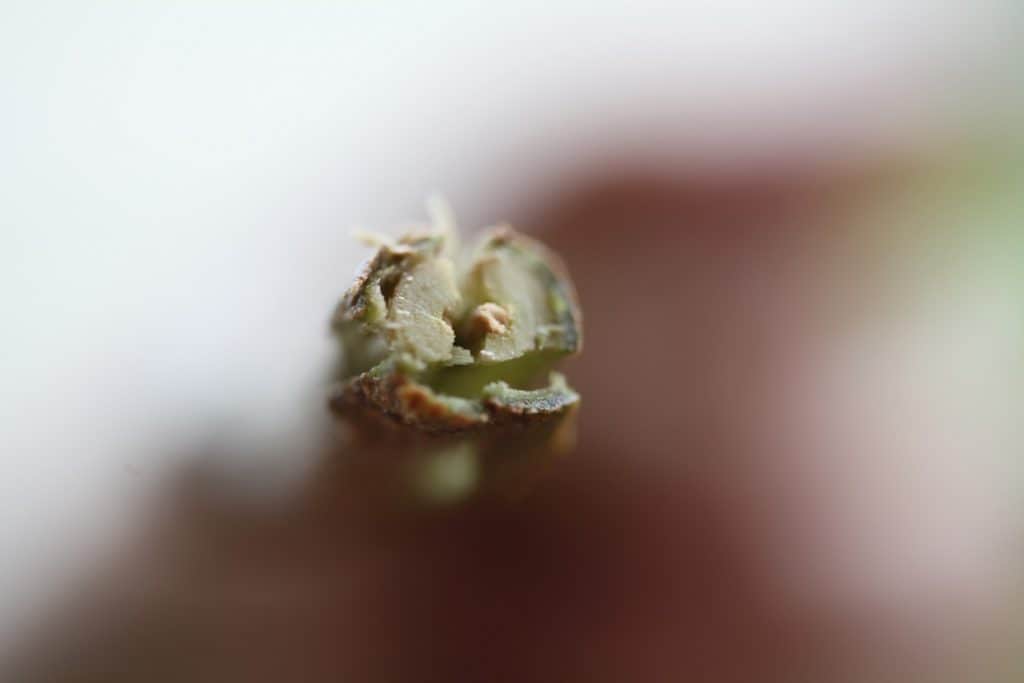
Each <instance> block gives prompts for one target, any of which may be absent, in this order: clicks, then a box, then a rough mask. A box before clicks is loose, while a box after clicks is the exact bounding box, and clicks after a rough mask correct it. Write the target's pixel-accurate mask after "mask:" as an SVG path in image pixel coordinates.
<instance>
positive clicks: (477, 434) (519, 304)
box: [331, 225, 583, 491]
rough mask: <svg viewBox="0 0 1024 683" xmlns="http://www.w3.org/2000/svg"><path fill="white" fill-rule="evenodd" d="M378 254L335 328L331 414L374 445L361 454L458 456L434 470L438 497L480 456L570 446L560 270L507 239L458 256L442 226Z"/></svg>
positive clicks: (542, 251)
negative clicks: (337, 355) (440, 481)
mask: <svg viewBox="0 0 1024 683" xmlns="http://www.w3.org/2000/svg"><path fill="white" fill-rule="evenodd" d="M376 242H377V246H378V249H377V253H376V254H375V255H374V256H373V258H371V259H370V261H369V262H368V263H367V265H366V267H365V268H364V270H363V271H362V273H361V274H360V275H359V276H358V277H357V278H356V281H355V282H354V283H353V285H352V286H351V288H350V289H349V290H348V292H347V293H346V294H345V296H344V298H343V299H342V301H341V303H340V304H339V306H338V308H337V311H336V312H335V315H334V319H333V328H334V330H335V332H336V334H337V336H338V339H339V340H340V341H341V345H342V353H343V366H344V369H343V371H342V373H341V374H342V376H341V379H340V381H339V383H338V384H337V386H336V387H335V389H334V391H333V393H332V396H331V407H332V409H333V410H334V411H335V412H336V413H338V414H339V415H340V416H342V417H343V418H345V419H346V420H347V421H348V422H349V424H350V425H353V426H355V427H356V428H357V430H358V431H359V432H361V433H362V434H363V435H364V437H365V435H366V434H367V433H372V438H370V439H366V438H363V439H362V440H361V441H362V443H363V444H364V445H366V444H369V443H371V442H372V443H374V444H377V446H378V450H379V448H380V447H382V446H383V444H385V443H389V444H392V445H393V446H395V448H396V449H398V450H402V449H405V450H409V449H412V450H423V449H424V448H426V449H428V450H431V451H433V452H436V453H441V452H447V453H449V454H450V453H452V452H458V453H459V454H460V455H458V457H455V456H451V457H450V459H449V460H442V461H441V462H445V463H448V464H447V465H446V467H439V468H434V469H435V470H436V471H438V472H444V473H445V476H447V477H449V478H448V479H446V480H445V481H446V482H447V483H446V484H445V485H444V486H442V487H440V488H438V489H437V490H445V491H449V490H451V489H452V487H453V484H452V482H470V481H476V479H475V478H474V477H472V476H470V475H469V473H471V472H475V471H476V470H474V469H473V468H472V467H471V466H470V465H469V464H468V463H470V462H472V458H474V457H479V458H486V457H488V456H487V455H486V453H485V451H486V452H490V453H496V452H502V453H505V454H506V457H507V456H508V453H510V452H511V451H515V450H517V449H518V450H522V449H523V448H529V449H532V450H537V448H538V446H540V445H543V447H544V448H547V449H550V448H551V447H553V446H558V447H560V448H562V447H565V445H566V444H568V443H570V442H571V440H572V439H571V438H568V437H567V434H568V432H569V431H571V426H570V425H571V420H567V419H566V418H569V417H571V416H572V415H573V414H574V412H575V409H576V407H577V405H578V404H579V400H580V397H579V394H577V393H576V392H575V391H573V390H572V389H571V388H570V387H569V385H568V384H567V383H566V381H565V379H564V377H562V376H561V375H560V374H558V373H556V372H553V371H552V368H553V366H554V365H555V364H556V363H557V362H558V361H559V360H560V359H562V358H563V357H565V356H568V355H571V354H574V353H578V352H579V350H580V348H581V344H582V339H583V331H582V318H581V314H580V309H579V305H578V303H577V299H576V294H575V291H574V289H573V286H572V283H571V281H570V280H569V277H568V274H567V272H566V269H565V267H564V266H563V264H562V262H561V260H560V259H559V258H558V257H557V256H556V255H555V254H554V253H553V252H552V251H551V250H549V249H548V248H546V247H545V246H544V245H542V244H541V243H539V242H537V241H536V240H533V239H530V238H528V237H526V236H524V235H522V234H520V233H517V232H515V231H514V230H512V229H511V228H508V227H499V228H494V229H491V230H488V231H486V232H485V233H484V234H483V235H482V236H481V237H480V239H478V240H477V241H476V242H475V243H474V244H473V245H471V246H469V247H467V248H466V249H459V246H458V241H457V236H456V235H455V232H454V229H453V228H451V227H448V225H435V226H434V227H433V228H430V229H426V230H423V231H421V232H415V233H412V234H408V235H405V236H404V237H402V238H400V239H398V240H397V241H390V240H386V239H383V238H381V239H378V240H376ZM467 448H469V450H467ZM452 449H455V450H452ZM470 451H471V453H470ZM467 453H469V454H467ZM456 465H458V466H457V467H456ZM420 469H421V470H423V471H433V470H431V468H422V467H421V468H420ZM485 469H486V468H485ZM454 473H458V475H459V476H454ZM435 488H436V487H435Z"/></svg>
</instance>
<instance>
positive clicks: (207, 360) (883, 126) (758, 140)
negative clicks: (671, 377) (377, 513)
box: [0, 1, 1014, 632]
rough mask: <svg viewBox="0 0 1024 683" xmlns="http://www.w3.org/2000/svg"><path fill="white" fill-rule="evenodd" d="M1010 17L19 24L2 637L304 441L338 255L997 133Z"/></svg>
mask: <svg viewBox="0 0 1024 683" xmlns="http://www.w3.org/2000/svg"><path fill="white" fill-rule="evenodd" d="M1012 4H1013V3H1006V4H1005V5H1004V4H1002V3H995V2H960V3H951V2H924V1H912V2H903V3H896V4H895V5H894V3H891V2H875V1H864V2H848V3H847V2H831V3H802V2H776V3H767V2H766V3H731V2H730V3H701V4H689V3H686V4H683V3H666V4H665V6H664V7H657V6H655V5H654V4H653V3H625V2H622V3H619V2H614V3H608V2H596V3H595V2H586V3H584V2H568V3H551V2H544V3H541V2H517V3H502V4H494V3H468V2H467V3H456V2H422V3H413V2H368V1H367V2H363V1H351V2H323V3H313V2H304V3H295V2H285V1H279V2H253V3H242V2H216V3H170V2H165V3H153V2H105V3H82V2H28V1H25V2H7V3H4V5H3V7H2V9H0V301H2V307H0V311H2V320H3V323H2V330H3V333H2V338H3V356H2V361H0V363H2V366H0V367H2V373H3V378H4V379H3V382H2V383H0V519H2V520H3V524H2V525H0V580H2V584H3V590H2V591H0V632H9V631H10V630H11V628H12V625H13V624H15V623H16V620H17V619H18V617H19V615H25V614H27V613H29V611H30V610H31V609H33V608H34V607H37V606H38V605H39V604H40V603H39V601H40V600H41V599H42V598H43V596H45V595H47V593H48V592H49V591H51V590H53V589H54V587H57V586H59V585H61V583H62V581H64V580H65V579H66V577H67V576H69V575H70V573H71V572H72V571H74V568H75V567H76V566H77V565H79V564H81V563H82V562H86V561H88V558H89V557H91V556H92V555H93V554H94V553H95V552H96V551H97V549H102V548H103V547H104V545H103V543H104V542H108V541H111V540H112V539H114V538H116V536H117V533H118V530H119V529H121V528H123V527H124V525H125V524H126V523H130V522H131V515H130V511H131V510H132V509H134V507H133V506H135V505H136V504H137V503H138V501H139V500H140V499H141V497H142V496H145V495H146V492H147V490H148V489H147V486H148V485H149V482H153V481H156V480H157V478H158V475H159V474H160V473H161V472H162V471H164V470H165V469H166V468H167V467H168V466H169V464H170V463H172V462H173V461H174V458H175V456H176V454H178V453H179V447H175V446H174V445H173V444H180V451H185V450H187V449H190V448H193V447H195V446H196V445H197V444H201V443H202V442H203V440H205V439H209V438H215V437H216V434H217V433H218V432H219V431H225V432H231V433H232V435H233V437H232V438H238V436H239V435H243V434H244V435H248V436H247V437H246V438H249V439H251V443H252V444H254V445H257V446H259V445H267V444H273V443H275V442H276V441H278V440H280V439H284V438H288V437H289V436H290V435H292V434H294V433H301V431H302V429H301V428H302V426H303V425H304V424H305V423H306V422H307V421H308V420H310V419H311V418H310V415H316V414H318V411H319V410H320V401H319V391H320V385H321V383H322V373H323V370H324V368H325V367H326V365H327V363H328V362H329V360H330V351H331V347H330V345H329V344H328V340H327V337H326V328H325V321H326V319H327V316H328V314H329V312H330V310H331V308H332V306H333V304H334V302H335V301H336V300H337V298H338V296H339V294H340V293H341V291H342V290H343V289H344V287H345V286H346V284H347V282H348V280H349V279H350V277H351V274H352V272H353V270H354V268H355V267H356V265H357V264H358V262H359V260H360V259H361V258H363V257H365V255H366V253H365V250H363V249H362V248H361V247H357V246H356V245H355V244H354V243H353V242H352V241H351V239H350V237H349V233H350V230H351V229H352V228H354V227H371V228H391V227H393V226H396V225H401V224H403V223H406V222H408V221H410V220H418V219H419V218H420V217H421V215H422V212H421V206H422V200H423V198H424V197H425V196H426V195H427V194H428V193H430V192H432V191H436V190H440V191H442V192H443V193H445V194H446V195H447V197H448V198H449V200H450V201H451V202H452V204H453V205H454V207H455V208H456V210H457V212H458V214H459V217H460V219H461V222H462V223H463V224H464V225H466V226H474V227H475V226H478V225H480V224H483V223H489V222H494V221H497V220H501V219H506V218H511V219H514V218H516V216H517V214H516V210H517V209H516V207H517V200H518V199H520V198H522V197H526V196H536V195H538V194H543V193H544V192H545V191H546V188H549V187H552V186H554V185H555V184H556V183H557V182H558V179H559V178H562V177H564V176H565V175H566V174H571V173H572V172H573V170H574V169H579V168H582V167H584V166H591V167H593V166H594V165H595V164H596V165H600V164H601V163H603V160H604V159H605V158H607V159H608V160H611V159H612V158H615V159H621V158H623V157H626V158H634V159H636V160H637V163H644V164H651V165H658V164H666V165H671V164H673V163H678V162H680V161H681V160H685V162H686V163H687V164H688V165H690V166H693V165H698V166H701V167H703V168H706V169H708V170H709V171H710V172H714V170H715V169H727V168H729V167H730V166H733V165H735V164H739V163H742V164H744V165H750V164H758V163H762V162H764V163H771V162H772V160H773V159H775V158H777V157H778V156H779V155H782V154H785V155H786V156H787V157H792V156H794V155H796V156H801V155H806V156H808V157H812V158H813V157H819V158H823V159H831V158H838V159H843V160H846V161H851V160H853V161H856V160H859V159H864V158H871V157H872V156H877V155H898V154H899V153H900V150H901V149H904V148H927V147H928V145H930V144H932V143H933V142H934V141H935V140H942V139H943V136H944V135H945V131H948V130H949V129H952V128H955V127H958V126H961V125H962V124H963V122H964V121H965V120H969V119H972V118H977V119H978V120H982V121H984V120H986V119H987V118H988V117H990V116H992V115H993V112H998V111H1000V109H999V107H997V106H994V105H993V104H992V102H994V101H997V100H998V98H1000V97H1002V96H1004V94H1001V93H1003V89H1005V87H1006V85H1007V83H1008V82H1009V83H1012V80H1011V81H1007V79H1008V78H1011V77H1012V74H1013V71H1012V69H1009V68H1007V65H1008V64H1012V62H1011V61H1009V60H1011V59H1012V55H1010V54H1008V50H1009V49H1010V48H1012V40H1011V39H1012V37H1013V32H1012V31H1013V26H1014V24H1013V22H1012V21H1011V20H1010V15H1011V13H1012V12H1013V10H1014V8H1013V7H1011V6H1009V5H1012ZM880 101H884V102H885V103H886V108H885V109H884V110H880V109H879V107H878V103H879V102H880ZM652 131H656V132H657V134H652ZM104 539H106V541H105V540H104ZM87 551H88V552H87Z"/></svg>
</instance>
